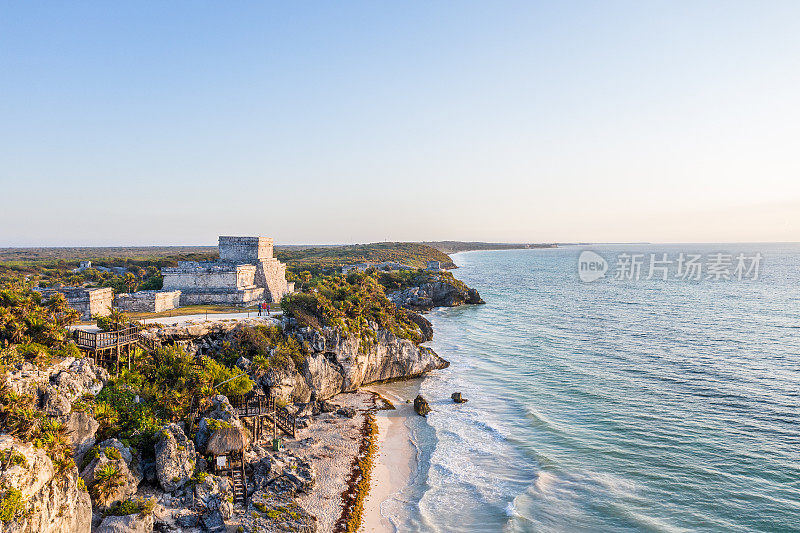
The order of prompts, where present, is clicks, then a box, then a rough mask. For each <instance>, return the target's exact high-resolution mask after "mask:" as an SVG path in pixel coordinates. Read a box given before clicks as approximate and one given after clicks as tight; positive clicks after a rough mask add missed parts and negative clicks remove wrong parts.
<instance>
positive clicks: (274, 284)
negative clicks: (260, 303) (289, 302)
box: [255, 259, 289, 302]
mask: <svg viewBox="0 0 800 533" xmlns="http://www.w3.org/2000/svg"><path fill="white" fill-rule="evenodd" d="M255 283H256V285H258V286H259V287H265V288H266V289H267V294H266V298H267V301H270V302H280V301H281V298H283V295H284V294H286V293H287V292H289V289H288V286H287V283H286V265H284V264H283V263H281V262H280V261H278V260H277V259H267V260H263V261H259V262H258V269H257V270H256V277H255Z"/></svg>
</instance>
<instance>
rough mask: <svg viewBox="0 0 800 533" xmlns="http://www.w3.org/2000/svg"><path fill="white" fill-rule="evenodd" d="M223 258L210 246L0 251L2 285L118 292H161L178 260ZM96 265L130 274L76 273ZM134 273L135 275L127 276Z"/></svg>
mask: <svg viewBox="0 0 800 533" xmlns="http://www.w3.org/2000/svg"><path fill="white" fill-rule="evenodd" d="M217 258H219V254H218V253H217V249H216V248H213V247H208V246H182V247H173V246H161V247H141V248H3V249H0V282H2V281H8V280H21V279H24V278H28V279H29V280H30V281H39V282H40V284H41V285H42V286H51V285H53V284H54V283H63V284H65V285H82V284H84V283H88V284H90V285H92V286H96V287H113V288H114V291H115V292H131V291H132V290H146V289H160V288H161V282H162V279H161V274H160V270H161V268H162V267H167V266H177V264H178V261H208V260H213V259H217ZM86 260H89V261H92V266H93V267H95V266H99V267H105V268H114V267H117V268H124V269H125V270H126V272H124V273H120V274H118V273H115V272H103V271H101V270H100V269H97V268H89V269H86V270H84V271H83V272H72V270H73V269H76V268H77V267H78V266H79V263H80V261H86ZM127 274H130V275H131V276H127Z"/></svg>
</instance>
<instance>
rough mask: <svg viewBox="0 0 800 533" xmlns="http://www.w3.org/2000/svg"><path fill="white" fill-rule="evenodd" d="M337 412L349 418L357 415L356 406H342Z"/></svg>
mask: <svg viewBox="0 0 800 533" xmlns="http://www.w3.org/2000/svg"><path fill="white" fill-rule="evenodd" d="M336 414H337V415H339V416H344V417H347V418H353V417H354V416H356V410H355V408H354V407H340V408H339V409H337V410H336Z"/></svg>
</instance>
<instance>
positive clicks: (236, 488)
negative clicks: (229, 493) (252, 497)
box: [231, 454, 247, 504]
mask: <svg viewBox="0 0 800 533" xmlns="http://www.w3.org/2000/svg"><path fill="white" fill-rule="evenodd" d="M231 483H232V485H233V502H234V503H241V504H245V502H246V501H247V476H246V475H245V473H244V460H243V458H242V455H241V454H237V455H231Z"/></svg>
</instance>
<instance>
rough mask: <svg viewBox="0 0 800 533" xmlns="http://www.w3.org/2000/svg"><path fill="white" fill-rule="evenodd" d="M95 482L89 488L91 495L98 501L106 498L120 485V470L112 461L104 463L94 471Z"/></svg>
mask: <svg viewBox="0 0 800 533" xmlns="http://www.w3.org/2000/svg"><path fill="white" fill-rule="evenodd" d="M94 477H95V483H94V485H92V488H91V490H90V493H91V495H92V496H93V497H94V498H95V499H96V500H100V501H105V500H107V499H108V498H109V497H110V496H111V495H112V494H114V491H115V490H116V489H117V488H118V487H120V486H121V485H122V481H123V479H122V472H120V470H119V468H118V467H117V466H116V465H115V464H113V463H106V464H104V465H103V466H101V467H100V468H98V469H97V470H96V471H95V473H94Z"/></svg>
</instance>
